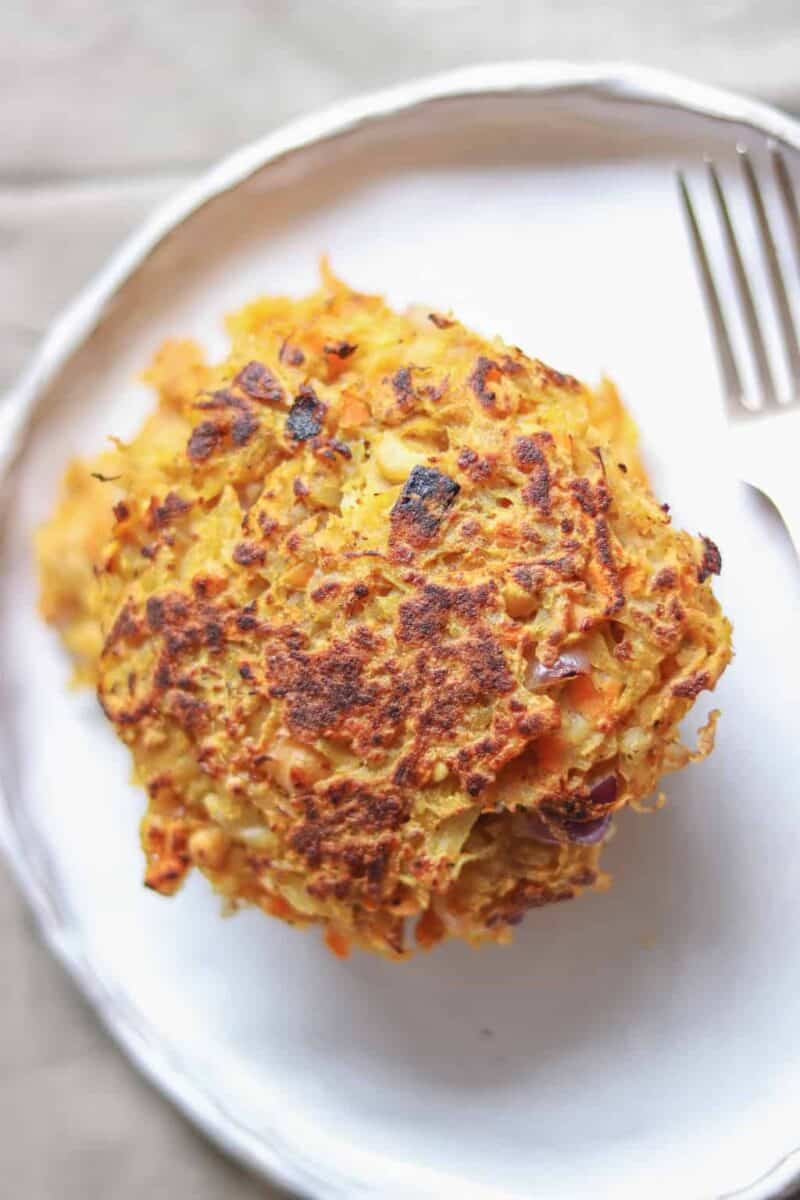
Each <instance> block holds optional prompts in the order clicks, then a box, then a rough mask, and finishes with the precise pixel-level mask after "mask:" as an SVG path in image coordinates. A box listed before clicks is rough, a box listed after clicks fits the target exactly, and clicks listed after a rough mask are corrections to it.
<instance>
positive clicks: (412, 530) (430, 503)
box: [390, 466, 461, 544]
mask: <svg viewBox="0 0 800 1200" xmlns="http://www.w3.org/2000/svg"><path fill="white" fill-rule="evenodd" d="M460 491H461V486H460V484H458V483H456V482H455V480H454V479H451V478H450V476H449V475H444V474H443V473H442V472H441V471H437V470H436V469H435V468H434V467H421V466H416V467H414V468H413V470H412V471H411V474H410V475H409V477H408V479H407V480H406V481H405V483H404V485H403V490H402V492H401V493H400V495H399V496H398V498H397V500H396V501H395V504H394V507H393V508H392V512H391V518H390V519H391V523H392V533H393V534H395V535H399V536H400V537H402V538H404V539H405V540H407V541H410V542H412V544H419V543H420V542H425V541H428V540H429V539H430V538H433V537H435V536H436V534H437V533H438V531H439V526H440V524H441V522H442V520H443V518H444V516H445V514H446V513H447V511H448V510H449V509H450V508H451V507H452V505H453V502H454V501H455V498H456V496H457V495H458V493H459V492H460Z"/></svg>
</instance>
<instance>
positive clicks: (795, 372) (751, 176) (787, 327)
mask: <svg viewBox="0 0 800 1200" xmlns="http://www.w3.org/2000/svg"><path fill="white" fill-rule="evenodd" d="M737 149H738V151H739V161H740V162H741V164H742V169H743V171H744V178H745V182H746V184H747V190H748V192H749V193H750V200H751V201H752V204H753V211H754V212H755V215H756V223H757V225H758V232H759V234H760V237H761V248H762V250H763V252H764V260H765V262H766V265H767V274H768V275H769V281H770V284H771V286H772V297H773V300H774V301H775V308H776V309H777V312H778V319H779V321H780V326H781V332H782V333H783V348H784V353H785V354H786V360H787V362H788V364H789V371H790V374H791V377H792V387H793V389H794V391H795V392H797V390H798V388H800V344H798V341H797V330H796V329H795V327H794V320H793V318H792V310H791V308H790V307H789V298H788V296H787V295H786V285H785V283H784V282H783V272H782V271H781V264H780V261H779V259H778V252H777V250H776V249H775V239H774V238H773V236H772V230H771V228H770V224H769V218H768V216H767V210H766V208H765V207H764V197H763V196H762V195H761V188H760V187H759V184H758V180H757V179H756V173H755V170H754V169H753V163H752V160H751V158H750V155H749V154H748V153H747V150H746V149H745V148H744V146H739V147H737Z"/></svg>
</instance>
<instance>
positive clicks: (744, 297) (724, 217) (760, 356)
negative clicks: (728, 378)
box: [706, 159, 775, 404]
mask: <svg viewBox="0 0 800 1200" xmlns="http://www.w3.org/2000/svg"><path fill="white" fill-rule="evenodd" d="M706 167H707V168H708V176H709V179H710V181H711V190H712V192H713V193H714V199H715V200H716V203H717V210H718V212H719V218H720V221H721V222H722V231H723V233H724V234H725V245H726V246H727V249H728V257H729V258H730V261H731V266H732V268H733V274H734V276H735V279H736V290H737V294H738V299H739V305H740V307H741V310H742V314H743V316H744V322H745V326H746V327H747V335H748V337H749V338H750V348H751V349H752V351H753V357H754V358H755V360H756V369H757V371H758V380H759V383H760V385H761V398H762V401H763V403H764V404H773V403H774V402H775V383H774V380H773V378H772V372H771V371H770V369H769V359H768V357H767V348H766V346H765V344H764V335H763V334H762V332H761V323H760V322H759V319H758V313H757V312H756V306H755V304H754V302H753V293H752V291H751V290H750V284H749V283H748V280H747V272H746V271H745V269H744V263H743V262H742V255H741V252H740V250H739V243H738V242H737V240H736V234H735V232H734V229H733V223H732V222H731V214H730V212H729V211H728V202H727V200H726V199H725V193H724V192H723V190H722V184H721V183H720V180H719V175H718V174H717V168H716V167H715V166H714V164H713V162H711V160H710V159H706Z"/></svg>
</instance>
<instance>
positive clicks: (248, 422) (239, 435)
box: [231, 410, 260, 446]
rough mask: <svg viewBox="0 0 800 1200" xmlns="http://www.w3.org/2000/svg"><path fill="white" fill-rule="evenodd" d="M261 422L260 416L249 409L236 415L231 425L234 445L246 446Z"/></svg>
mask: <svg viewBox="0 0 800 1200" xmlns="http://www.w3.org/2000/svg"><path fill="white" fill-rule="evenodd" d="M259 424H260V422H259V420H258V417H257V416H255V414H254V413H251V412H250V411H248V410H245V411H244V412H243V413H242V414H241V416H238V417H236V419H235V420H234V422H233V424H232V425H231V441H232V442H233V444H234V446H246V445H247V443H248V442H249V441H250V438H251V437H252V436H253V434H254V433H255V432H256V430H257V429H258V427H259Z"/></svg>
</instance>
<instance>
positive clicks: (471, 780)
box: [464, 771, 489, 796]
mask: <svg viewBox="0 0 800 1200" xmlns="http://www.w3.org/2000/svg"><path fill="white" fill-rule="evenodd" d="M488 783H489V780H488V779H487V777H486V776H485V775H481V774H480V773H479V772H477V771H473V772H472V774H471V775H468V776H467V778H466V781H465V784H464V786H465V787H466V790H467V795H468V796H480V794H481V792H482V791H484V790H485V788H486V785H487V784H488Z"/></svg>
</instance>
